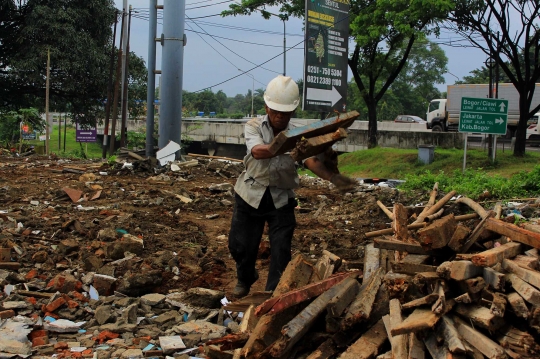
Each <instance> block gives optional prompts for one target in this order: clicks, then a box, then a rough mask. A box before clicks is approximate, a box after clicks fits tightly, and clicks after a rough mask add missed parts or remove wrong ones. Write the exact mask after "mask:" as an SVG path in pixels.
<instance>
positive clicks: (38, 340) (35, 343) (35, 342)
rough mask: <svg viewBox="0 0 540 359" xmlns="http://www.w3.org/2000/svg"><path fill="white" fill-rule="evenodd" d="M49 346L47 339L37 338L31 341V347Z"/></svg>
mask: <svg viewBox="0 0 540 359" xmlns="http://www.w3.org/2000/svg"><path fill="white" fill-rule="evenodd" d="M47 344H49V337H38V338H34V339H32V346H33V347H37V346H40V345H47Z"/></svg>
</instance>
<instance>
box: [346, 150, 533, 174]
mask: <svg viewBox="0 0 540 359" xmlns="http://www.w3.org/2000/svg"><path fill="white" fill-rule="evenodd" d="M538 163H540V153H538V152H529V153H527V154H526V155H525V157H522V158H516V157H514V156H513V152H512V151H505V152H502V151H498V152H497V159H496V161H495V163H492V162H491V159H489V158H488V157H487V151H482V150H477V149H470V150H468V151H467V169H470V170H482V171H484V172H486V173H487V174H492V175H500V176H502V177H506V178H510V177H511V176H512V175H515V174H517V173H519V172H521V171H530V170H532V169H533V168H534V166H535V165H537V164H538ZM339 168H340V170H341V172H343V173H345V174H347V175H349V176H354V177H361V178H395V179H405V177H406V176H407V175H419V174H422V173H424V172H426V171H429V172H431V173H439V172H440V171H443V172H444V173H447V174H449V173H453V172H454V171H456V170H459V171H461V170H462V168H463V150H457V149H448V150H446V149H435V156H434V161H433V163H431V164H429V165H424V164H423V163H420V162H419V161H418V150H414V149H396V148H380V147H377V148H374V149H369V150H364V151H357V152H351V153H346V154H343V155H341V156H339Z"/></svg>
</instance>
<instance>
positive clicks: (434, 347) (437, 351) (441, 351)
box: [424, 333, 452, 359]
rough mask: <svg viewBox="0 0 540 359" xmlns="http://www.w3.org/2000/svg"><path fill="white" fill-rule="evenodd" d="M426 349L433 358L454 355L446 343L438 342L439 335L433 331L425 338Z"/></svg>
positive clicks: (443, 358) (446, 358) (441, 358)
mask: <svg viewBox="0 0 540 359" xmlns="http://www.w3.org/2000/svg"><path fill="white" fill-rule="evenodd" d="M424 344H425V345H426V349H427V350H428V352H429V354H430V355H431V357H432V358H433V359H449V358H452V355H451V354H450V352H449V351H448V348H447V347H446V346H445V345H439V344H438V343H437V336H436V335H435V333H431V334H430V335H428V336H427V337H426V338H425V339H424Z"/></svg>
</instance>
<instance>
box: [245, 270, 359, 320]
mask: <svg viewBox="0 0 540 359" xmlns="http://www.w3.org/2000/svg"><path fill="white" fill-rule="evenodd" d="M357 276H358V272H346V273H337V274H336V275H334V276H332V277H330V278H327V279H325V280H322V281H320V282H317V283H313V284H308V285H306V286H304V287H302V288H299V289H296V290H291V291H289V292H287V293H285V294H282V295H280V296H279V297H272V298H270V299H268V300H267V301H265V302H264V303H262V304H261V305H259V306H258V307H257V309H255V314H256V315H257V316H258V317H260V316H261V315H263V314H266V313H269V312H270V313H272V314H276V313H279V312H281V311H283V310H285V309H287V308H289V307H292V306H294V305H296V304H298V303H302V302H304V301H306V300H309V299H311V298H314V297H317V296H319V295H320V294H322V293H324V292H326V291H327V290H328V289H330V288H332V287H333V286H334V285H336V284H338V283H340V282H342V281H344V280H345V279H347V278H348V277H352V278H351V280H353V281H354V282H357V280H356V277H357Z"/></svg>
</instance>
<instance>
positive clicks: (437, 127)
mask: <svg viewBox="0 0 540 359" xmlns="http://www.w3.org/2000/svg"><path fill="white" fill-rule="evenodd" d="M488 94H489V85H487V84H474V85H450V86H448V89H447V98H446V99H435V100H431V102H430V103H429V106H428V110H427V114H426V120H427V128H428V129H431V130H432V131H436V132H443V131H444V132H447V131H457V130H458V127H459V114H460V111H461V98H462V97H474V98H487V97H488ZM497 97H498V98H499V99H505V100H508V122H507V124H508V131H507V132H506V137H508V138H511V137H513V136H514V134H515V132H516V129H517V124H518V122H519V94H518V92H517V90H516V88H515V87H514V85H513V84H499V94H498V96H497ZM539 103H540V84H536V88H535V91H534V97H533V101H532V103H531V106H532V107H535V106H537V105H538V104H539Z"/></svg>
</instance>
